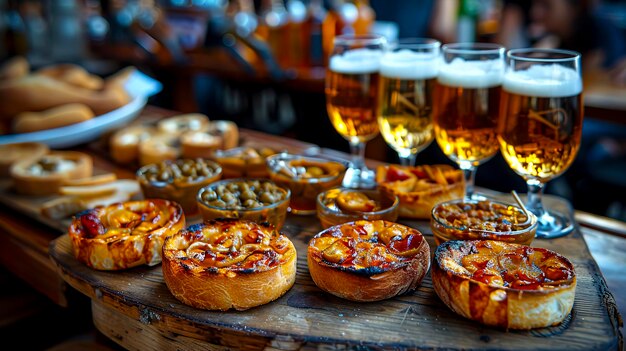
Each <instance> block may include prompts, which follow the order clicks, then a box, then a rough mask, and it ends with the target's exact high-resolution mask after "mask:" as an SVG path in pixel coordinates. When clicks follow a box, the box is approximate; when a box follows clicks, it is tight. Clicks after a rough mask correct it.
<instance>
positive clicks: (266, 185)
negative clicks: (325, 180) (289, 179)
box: [197, 178, 291, 230]
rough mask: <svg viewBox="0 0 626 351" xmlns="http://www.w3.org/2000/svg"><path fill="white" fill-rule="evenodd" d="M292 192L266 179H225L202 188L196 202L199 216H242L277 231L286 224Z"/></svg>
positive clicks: (207, 218)
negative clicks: (270, 225)
mask: <svg viewBox="0 0 626 351" xmlns="http://www.w3.org/2000/svg"><path fill="white" fill-rule="evenodd" d="M290 197H291V192H290V191H289V189H285V188H282V187H280V186H278V185H277V184H276V183H274V182H272V181H271V180H269V179H260V178H258V179H254V178H252V179H251V178H246V179H244V178H234V179H224V180H221V181H219V182H215V183H213V184H210V185H208V186H205V187H203V188H202V189H200V191H199V192H198V196H197V202H198V207H199V209H200V213H201V214H202V219H204V220H209V219H215V218H242V219H247V220H251V221H254V222H257V223H263V222H267V223H270V224H272V225H273V226H274V227H275V228H276V229H277V230H278V229H280V228H281V227H282V226H283V224H284V223H285V218H286V217H287V208H288V207H289V200H290Z"/></svg>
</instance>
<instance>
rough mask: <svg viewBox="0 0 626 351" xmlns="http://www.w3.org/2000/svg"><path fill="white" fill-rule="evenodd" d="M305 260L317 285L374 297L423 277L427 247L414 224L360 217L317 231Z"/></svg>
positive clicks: (349, 296) (347, 296) (359, 296)
mask: <svg viewBox="0 0 626 351" xmlns="http://www.w3.org/2000/svg"><path fill="white" fill-rule="evenodd" d="M307 263H308V266H309V272H310V274H311V278H313V281H314V282H315V284H316V285H317V286H318V287H319V288H320V289H322V290H324V291H326V292H329V293H331V294H333V295H335V296H339V297H341V298H344V299H348V300H352V301H378V300H383V299H387V298H390V297H393V296H396V295H399V294H402V293H405V292H407V291H410V290H413V289H415V288H416V287H417V286H418V285H419V284H420V283H421V281H422V279H423V278H424V276H425V275H426V272H427V271H428V268H429V266H430V248H429V246H428V243H427V242H426V240H425V239H424V237H423V236H422V234H421V233H420V232H419V231H418V230H416V229H413V228H409V227H406V226H404V225H401V224H397V223H392V222H387V221H383V220H376V221H365V220H361V221H355V222H349V223H344V224H340V225H336V226H333V227H330V228H328V229H326V230H324V231H322V232H320V233H318V234H317V235H315V236H314V237H313V239H311V241H310V242H309V247H308V251H307Z"/></svg>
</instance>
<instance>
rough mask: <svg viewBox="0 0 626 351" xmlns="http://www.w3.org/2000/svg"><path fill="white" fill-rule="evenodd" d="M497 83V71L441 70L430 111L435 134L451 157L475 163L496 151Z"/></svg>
mask: <svg viewBox="0 0 626 351" xmlns="http://www.w3.org/2000/svg"><path fill="white" fill-rule="evenodd" d="M474 73H475V72H474ZM492 73H494V72H492ZM500 83H501V76H500V75H499V73H498V72H495V73H494V74H492V75H489V74H485V75H483V76H472V74H471V72H470V74H468V75H464V73H463V70H455V71H449V72H445V71H444V72H441V73H440V76H439V78H438V84H437V87H436V89H435V105H434V113H433V115H434V117H433V120H434V127H435V137H436V139H437V143H438V144H439V147H440V148H441V150H442V151H443V153H444V154H445V155H446V156H448V157H449V158H450V159H452V160H453V161H455V162H457V163H460V162H469V163H471V164H472V165H473V166H478V165H479V164H481V163H483V162H484V161H487V160H488V159H490V158H491V157H492V156H494V155H495V154H496V152H498V148H499V145H498V141H497V136H496V127H497V123H498V114H499V107H500V90H501V88H500Z"/></svg>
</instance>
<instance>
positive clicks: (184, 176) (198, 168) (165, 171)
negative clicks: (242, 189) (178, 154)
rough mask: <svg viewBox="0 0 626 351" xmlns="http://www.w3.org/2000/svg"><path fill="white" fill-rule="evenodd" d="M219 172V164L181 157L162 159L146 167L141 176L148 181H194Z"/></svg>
mask: <svg viewBox="0 0 626 351" xmlns="http://www.w3.org/2000/svg"><path fill="white" fill-rule="evenodd" d="M219 172H220V169H219V166H218V165H217V164H215V163H213V162H212V161H205V160H202V159H197V160H191V159H182V160H176V161H169V160H168V161H163V162H161V163H159V164H156V165H153V166H151V167H148V168H146V170H145V171H143V174H142V176H143V177H144V178H145V179H146V180H148V181H150V182H167V183H172V182H178V181H182V182H195V181H197V180H200V179H204V178H210V177H213V176H215V175H216V174H218V173H219Z"/></svg>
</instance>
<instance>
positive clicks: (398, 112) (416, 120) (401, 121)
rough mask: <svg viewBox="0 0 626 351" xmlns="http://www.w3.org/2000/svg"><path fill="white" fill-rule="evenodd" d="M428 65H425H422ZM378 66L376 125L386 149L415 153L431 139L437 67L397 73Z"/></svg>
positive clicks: (388, 68)
mask: <svg viewBox="0 0 626 351" xmlns="http://www.w3.org/2000/svg"><path fill="white" fill-rule="evenodd" d="M425 65H428V63H425ZM396 67H398V66H395V67H393V66H391V67H388V66H386V65H385V61H384V60H383V62H382V64H381V70H380V72H381V77H380V95H379V106H378V123H379V126H380V132H381V134H382V136H383V138H384V139H385V141H386V142H387V144H388V145H389V146H391V147H392V148H393V149H394V150H396V151H397V152H398V153H401V154H416V153H418V152H420V151H422V150H423V149H424V148H426V147H427V146H428V145H429V144H430V143H431V142H432V140H433V138H434V133H433V123H432V122H433V120H432V104H433V93H434V90H435V84H436V80H437V79H436V78H435V76H436V75H437V67H436V66H435V65H431V67H426V69H427V70H420V71H415V69H413V70H411V69H407V70H404V71H397V70H393V69H390V68H396Z"/></svg>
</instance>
